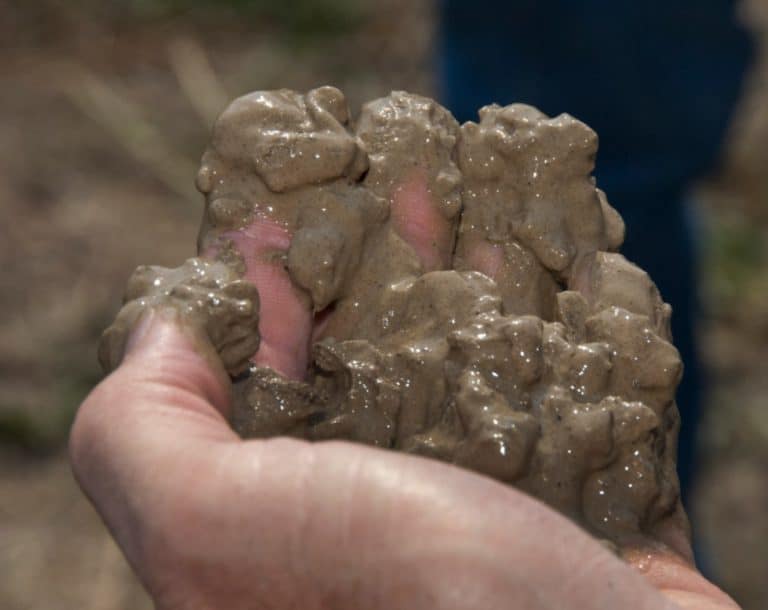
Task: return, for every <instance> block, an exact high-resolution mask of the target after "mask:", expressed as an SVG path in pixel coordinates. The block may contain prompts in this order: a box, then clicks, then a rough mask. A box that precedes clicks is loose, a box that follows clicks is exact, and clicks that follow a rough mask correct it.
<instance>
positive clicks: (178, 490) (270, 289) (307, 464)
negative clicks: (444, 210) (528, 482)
mask: <svg viewBox="0 0 768 610" xmlns="http://www.w3.org/2000/svg"><path fill="white" fill-rule="evenodd" d="M408 192H409V193H410V195H409V197H412V201H406V202H404V203H403V205H404V206H405V207H406V208H407V209H408V210H414V209H415V210H418V209H420V208H423V206H424V205H425V199H424V197H425V196H424V194H423V193H421V191H420V189H419V188H417V187H414V189H412V190H411V191H408ZM403 224H404V226H413V224H412V223H403ZM268 229H269V227H268V225H266V224H264V225H259V223H256V225H255V226H254V227H251V229H250V230H249V231H247V232H245V233H244V235H245V237H244V238H243V240H242V241H241V242H240V243H239V246H240V248H241V249H249V250H256V249H258V240H259V239H261V238H262V236H263V233H264V231H267V230H268ZM427 233H429V231H427V232H426V233H425V234H424V235H426V234H427ZM423 237H424V236H423V235H420V234H418V233H414V234H412V235H409V236H407V239H409V240H416V241H418V240H421V239H422V238H423ZM249 240H255V241H254V242H253V243H249ZM418 249H419V248H417V250H418ZM421 250H424V248H421ZM438 254H439V253H438ZM249 273H250V276H249V279H251V280H252V281H253V282H254V283H255V284H256V285H257V287H258V288H259V292H260V294H261V298H262V325H264V328H263V330H264V331H266V332H263V333H262V334H263V335H264V337H265V343H264V345H263V347H262V350H261V351H260V356H259V362H260V364H263V365H266V366H270V365H271V366H273V367H274V368H276V369H278V370H281V371H282V372H284V373H285V374H292V373H294V372H295V371H298V370H300V369H301V366H302V365H301V362H302V361H301V358H302V357H305V356H303V355H302V348H301V346H302V345H306V343H307V339H308V333H310V332H311V316H310V314H309V312H304V311H302V310H301V305H300V303H298V302H297V301H296V298H295V296H293V293H292V292H291V291H290V282H289V281H287V278H286V277H284V276H283V275H281V273H280V272H279V270H277V271H276V270H275V269H274V268H266V267H265V268H264V269H260V268H259V267H258V265H256V263H254V264H253V265H251V266H250V267H249ZM286 313H288V314H290V315H286ZM297 320H299V321H302V323H301V324H297V323H296V321H297ZM228 408H229V381H228V378H227V376H226V374H225V372H224V370H223V369H222V368H221V366H220V364H219V363H218V362H217V360H216V358H215V357H214V355H213V354H211V353H210V352H209V347H207V346H206V345H205V344H203V343H201V342H200V341H199V340H198V339H197V338H196V337H195V336H193V335H191V334H189V333H187V332H185V331H184V329H183V328H182V327H180V326H179V325H178V324H177V323H176V320H175V319H174V317H173V315H172V313H171V312H163V311H158V312H154V313H153V314H151V315H150V317H147V318H145V319H144V320H143V321H142V322H141V323H140V324H139V326H138V327H137V328H136V329H135V330H134V333H133V336H132V338H131V341H130V343H129V348H128V350H127V353H126V355H125V357H124V360H123V363H122V365H121V366H120V367H119V368H118V369H117V370H116V371H115V372H114V373H112V374H111V375H110V376H109V377H108V378H107V379H105V380H104V381H103V382H102V383H101V384H100V385H99V386H98V387H97V388H96V389H95V390H94V391H93V392H92V394H91V395H90V396H89V397H88V399H87V400H86V401H85V402H84V404H83V405H82V407H81V409H80V412H79V414H78V417H77V420H76V422H75V425H74V428H73V431H72V438H71V455H72V463H73V468H74V471H75V474H76V476H77V478H78V480H79V481H80V483H81V485H82V487H83V489H84V490H85V491H86V493H87V494H88V495H89V497H90V498H91V500H92V501H93V502H94V504H95V505H96V507H97V509H98V510H99V512H100V513H101V515H102V517H103V518H104V520H105V522H106V523H107V525H108V526H109V528H110V530H111V531H112V533H113V534H114V536H115V538H116V539H117V541H118V543H119V544H120V546H121V547H122V549H123V551H124V552H125V554H126V556H127V558H128V560H129V562H130V563H131V565H132V566H133V568H134V570H135V571H136V573H137V574H138V576H139V578H140V579H141V581H142V582H143V584H144V585H145V586H146V588H147V590H148V591H149V593H150V595H151V596H152V597H153V599H154V600H155V602H156V604H157V607H158V608H159V609H160V610H201V609H213V608H227V609H228V610H236V609H238V608H297V607H298V608H305V609H313V608H316V609H323V608H335V609H341V610H343V609H345V608H350V609H352V608H355V609H358V608H370V609H374V608H387V609H389V610H395V609H397V608H408V609H411V608H445V609H448V608H483V609H489V610H490V609H493V608H509V607H516V608H526V609H532V610H536V609H544V608H580V609H581V608H583V609H598V608H610V609H615V608H627V609H630V608H631V609H632V610H635V609H638V610H640V609H651V608H653V609H655V610H656V609H661V608H669V609H670V610H671V609H673V608H696V609H700V610H718V609H720V610H725V609H733V608H736V605H735V604H734V603H733V602H732V601H731V600H730V599H729V598H728V597H727V596H726V595H725V594H723V593H722V592H721V591H719V590H718V589H717V588H716V587H714V586H713V585H711V584H710V583H708V582H707V581H706V580H705V579H704V578H703V577H702V576H701V575H699V574H698V572H697V571H696V570H695V568H694V567H693V566H692V565H691V563H690V562H689V561H688V560H686V559H685V558H684V556H685V555H686V554H687V553H689V551H688V550H687V549H686V544H687V543H686V542H685V535H684V533H683V532H682V530H680V529H679V527H680V526H679V525H678V522H677V521H670V522H669V523H668V526H667V527H666V528H663V529H662V531H660V532H659V537H660V538H663V539H664V541H665V542H666V543H667V545H666V546H662V545H659V550H650V551H647V552H646V551H643V552H642V553H641V552H638V551H633V552H628V553H627V555H626V558H627V560H628V561H629V563H630V564H632V563H634V564H636V565H637V567H639V568H640V570H633V569H632V567H631V565H628V564H627V563H625V562H624V561H622V560H620V559H619V558H617V557H616V556H615V555H614V554H612V553H611V552H609V551H608V550H606V549H605V548H604V547H603V546H602V545H601V544H600V543H598V542H597V541H596V540H594V539H593V538H592V537H590V536H589V535H588V534H586V533H585V532H583V531H582V530H581V529H579V528H578V527H577V526H576V525H574V524H573V523H571V522H570V521H569V520H567V519H566V518H565V517H563V516H561V515H559V514H558V513H556V512H554V511H552V510H551V509H549V508H548V507H546V506H545V505H543V504H541V503H539V502H538V501H536V500H534V499H532V498H530V497H528V496H526V495H525V494H523V493H521V492H519V491H517V490H515V489H514V488H512V487H509V486H506V485H502V484H500V483H498V482H496V481H493V480H491V479H489V478H486V477H483V476H480V475H477V474H474V473H471V472H468V471H464V470H461V469H459V468H456V467H454V466H449V465H446V464H443V463H439V462H434V461H430V460H426V459H422V458H418V457H412V456H406V455H403V454H398V453H394V452H388V451H383V450H376V449H371V448H368V447H364V446H362V445H353V444H349V443H342V442H328V443H316V444H311V443H306V442H302V441H297V440H290V439H270V440H249V441H243V440H241V439H239V438H238V437H237V436H236V435H235V433H234V432H232V430H231V429H230V428H229V426H228V424H227V412H228ZM670 546H671V547H672V548H677V549H678V551H679V554H676V553H675V552H673V551H670V550H668V549H669V547H670Z"/></svg>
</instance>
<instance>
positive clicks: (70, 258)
mask: <svg viewBox="0 0 768 610" xmlns="http://www.w3.org/2000/svg"><path fill="white" fill-rule="evenodd" d="M737 18H738V19H740V20H741V21H742V22H743V23H744V24H746V26H747V28H748V30H749V32H750V33H751V36H752V37H753V40H754V43H755V45H756V53H757V54H756V56H755V61H754V62H753V64H752V66H751V68H750V71H749V73H748V75H747V78H746V80H745V81H744V83H743V87H742V94H741V97H740V100H739V102H738V104H737V106H736V107H735V108H734V112H733V115H732V117H733V118H732V120H731V123H730V126H729V129H728V135H727V138H726V141H725V144H724V146H723V150H722V152H721V155H720V163H719V164H718V167H717V169H716V171H713V172H712V173H711V175H709V176H708V177H706V178H704V179H702V180H701V181H700V182H699V183H698V184H697V185H695V188H694V193H693V197H692V200H693V201H695V205H696V212H697V222H698V226H697V232H696V239H697V243H698V246H699V248H700V251H701V259H700V269H699V278H700V284H699V289H700V292H701V298H702V302H703V314H702V316H701V317H700V319H699V320H698V322H697V327H696V331H697V336H698V340H699V345H700V353H701V356H702V360H703V362H702V365H703V371H704V374H703V376H704V378H705V379H706V382H707V387H708V390H707V393H706V395H705V400H704V414H703V417H702V420H701V422H700V426H699V430H698V438H699V456H700V461H699V467H698V478H697V484H696V486H695V488H694V492H693V495H692V500H691V502H690V506H689V510H690V512H691V517H692V520H693V524H694V528H695V531H696V534H697V540H698V544H699V546H700V548H701V549H702V553H703V556H704V557H705V558H706V562H707V565H706V569H707V570H708V572H709V574H710V576H711V577H712V578H713V579H714V580H715V581H716V582H718V583H719V584H720V585H721V586H722V587H723V588H724V589H725V590H726V591H728V592H729V593H730V594H731V595H733V596H734V597H735V598H736V599H737V600H738V601H739V602H740V603H741V604H743V605H744V608H745V609H746V610H762V609H765V608H768V578H766V575H768V404H766V403H767V402H768V375H766V367H765V365H764V363H765V362H768V171H766V170H768V0H745V1H744V2H742V3H741V4H740V5H739V6H738V12H737ZM437 24H438V18H437V5H436V3H435V2H434V1H433V0H364V1H363V0H223V1H218V2H216V1H214V0H109V1H106V2H105V1H103V0H0V52H2V57H3V61H2V63H0V213H1V214H2V218H3V219H4V220H3V221H2V223H0V311H2V316H0V608H3V609H7V610H31V609H35V610H36V609H47V608H56V609H57V610H69V609H75V608H77V609H78V610H90V609H93V610H113V609H114V610H117V609H120V610H140V609H145V608H150V607H151V604H150V602H149V600H148V599H147V598H146V596H145V594H144V593H143V591H142V590H141V588H140V587H139V586H138V585H137V584H136V582H135V580H134V578H133V576H132V575H131V572H130V570H129V568H128V567H127V566H126V565H125V563H124V561H123V559H122V557H121V555H120V553H119V551H118V550H117V549H116V547H115V546H114V544H113V543H112V541H111V539H110V537H109V535H108V534H107V532H106V531H105V529H104V527H103V526H102V524H101V522H100V521H99V519H98V517H97V516H96V514H95V513H94V512H93V510H92V509H91V508H90V506H89V505H88V503H87V501H86V500H85V499H84V498H83V497H82V496H81V494H80V492H79V491H78V489H77V487H76V485H75V483H74V482H73V480H72V477H71V474H70V471H69V468H68V465H67V461H66V455H65V442H66V435H67V430H68V427H69V424H70V422H71V419H72V417H73V414H74V411H75V409H76V407H77V405H78V404H79V402H80V401H81V400H82V398H83V397H84V396H85V394H86V393H87V392H88V390H89V388H91V387H92V386H93V385H94V384H95V383H96V382H97V381H98V379H99V378H100V371H99V369H98V366H97V364H96V358H95V344H96V342H97V340H98V336H99V333H100V332H101V330H102V329H103V328H104V327H105V326H106V325H107V324H108V323H109V321H110V320H111V318H112V317H113V316H114V314H115V312H116V311H117V309H118V307H119V305H120V298H121V294H122V289H123V286H124V284H125V281H126V279H127V278H128V276H129V274H130V273H131V271H132V270H133V268H134V267H136V266H137V265H138V264H141V263H148V262H151V263H153V264H161V265H167V266H175V265H177V264H179V263H180V262H181V261H183V260H184V259H185V258H187V257H189V256H191V255H193V254H194V244H195V237H196V232H197V226H198V222H199V219H200V215H201V211H202V200H201V197H200V196H198V195H197V194H196V192H195V191H194V186H193V183H194V176H195V172H196V166H197V162H198V160H199V157H200V155H201V153H202V151H203V149H204V146H205V143H206V139H207V136H208V132H209V129H210V126H211V124H212V121H213V120H214V118H215V117H216V115H217V114H218V113H219V112H220V111H221V110H222V109H223V108H224V106H225V105H226V103H227V101H228V100H230V99H231V98H233V97H235V96H238V95H240V94H243V93H245V92H248V91H250V90H254V89H272V88H279V87H289V88H294V89H300V90H302V89H308V88H311V87H313V86H317V85H321V84H333V85H336V86H338V87H340V88H341V89H342V90H343V91H344V92H345V93H346V94H347V96H348V99H349V101H350V105H351V107H352V109H353V112H357V109H358V108H359V106H360V104H361V103H362V102H363V101H365V100H368V99H372V98H375V97H378V96H381V95H386V94H387V93H388V92H389V91H390V90H391V89H405V90H409V91H413V92H416V93H421V94H426V95H436V94H437V92H438V91H439V83H438V79H437V76H436V71H435V65H436V61H435V57H434V49H435V41H436V37H437V31H438V29H437V28H438V26H437ZM486 101H488V102H490V101H493V100H486ZM519 101H526V100H524V99H521V100H519ZM562 110H566V111H567V110H568V108H563V109H562ZM599 164H600V159H599V156H598V166H599ZM608 196H609V198H610V197H611V192H610V191H609V192H608ZM629 229H630V231H631V229H632V227H631V226H630V227H629Z"/></svg>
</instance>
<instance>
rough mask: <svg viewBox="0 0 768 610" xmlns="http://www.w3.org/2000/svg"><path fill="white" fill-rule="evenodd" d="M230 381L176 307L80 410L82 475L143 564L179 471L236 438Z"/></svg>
mask: <svg viewBox="0 0 768 610" xmlns="http://www.w3.org/2000/svg"><path fill="white" fill-rule="evenodd" d="M228 409H229V381H228V378H227V375H226V372H225V371H224V369H223V368H222V366H221V363H220V362H218V360H217V359H216V358H215V357H213V354H211V353H210V346H208V345H207V344H205V343H204V342H202V341H201V340H199V338H198V337H197V336H196V335H195V334H194V333H192V332H185V331H184V330H183V329H182V327H181V326H179V325H178V323H177V321H176V320H174V319H173V318H172V316H171V313H170V312H150V313H149V314H146V315H145V318H143V319H142V320H141V321H140V323H139V324H138V325H137V326H136V327H135V328H134V329H133V331H132V335H131V337H130V339H129V342H128V346H127V349H126V354H125V356H124V359H123V361H122V363H121V365H120V366H119V367H118V368H117V369H116V370H115V371H114V372H113V373H112V374H110V375H109V376H108V377H107V378H106V379H105V380H104V381H102V382H101V383H100V384H99V385H98V386H97V387H96V388H95V389H94V390H93V391H92V392H91V394H90V395H89V397H88V398H87V399H86V400H85V402H84V403H83V404H82V406H81V407H80V409H79V411H78V413H77V417H76V419H75V422H74V424H73V426H72V430H71V434H70V445H69V449H70V458H71V463H72V467H73V471H74V474H75V476H76V478H77V480H78V481H79V483H80V485H81V487H82V488H83V490H84V491H85V493H86V494H87V495H88V496H89V498H90V499H91V501H92V502H93V503H94V504H95V506H96V507H97V509H98V510H99V512H100V513H101V515H102V517H103V518H104V520H105V522H106V523H107V525H108V526H109V527H110V529H111V530H112V532H113V534H114V535H115V537H116V539H117V540H118V542H119V543H120V544H121V546H122V547H123V549H124V550H125V552H126V555H127V557H128V558H129V560H131V561H132V562H133V563H134V567H137V568H138V569H139V571H140V568H139V567H138V566H136V564H135V561H136V558H137V557H138V556H139V555H140V552H139V550H138V549H139V548H140V547H141V546H142V545H143V544H144V542H143V540H142V539H141V537H139V538H137V537H136V536H135V534H136V533H137V532H141V531H143V529H144V528H143V525H142V523H143V520H144V519H145V518H146V516H147V514H148V512H150V511H151V510H153V509H154V508H156V507H157V506H158V505H162V504H163V503H168V502H169V500H168V494H167V493H166V492H165V491H164V486H165V485H167V483H168V480H169V479H170V478H173V477H174V476H178V475H182V476H186V480H185V481H184V482H183V483H182V484H187V485H189V484H192V479H193V477H194V476H195V475H194V473H193V472H189V473H186V474H184V473H183V472H182V471H181V470H180V469H179V468H177V467H174V462H183V461H184V460H186V459H188V457H189V456H191V455H192V454H195V455H197V454H198V452H199V455H200V456H201V457H204V456H206V455H208V454H210V453H212V450H211V448H212V447H215V446H219V445H222V444H229V443H232V442H236V441H237V438H238V437H237V436H236V435H235V433H234V432H233V431H232V430H231V429H230V427H229V425H228V424H227V420H226V415H227V411H228Z"/></svg>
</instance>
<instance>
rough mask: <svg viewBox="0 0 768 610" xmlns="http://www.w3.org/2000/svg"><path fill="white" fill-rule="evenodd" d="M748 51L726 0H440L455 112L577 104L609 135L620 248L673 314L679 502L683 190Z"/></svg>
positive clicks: (691, 385)
mask: <svg viewBox="0 0 768 610" xmlns="http://www.w3.org/2000/svg"><path fill="white" fill-rule="evenodd" d="M750 55H751V47H750V43H749V40H748V38H747V36H746V34H745V33H744V31H743V30H742V29H741V28H740V27H738V26H737V24H736V21H735V15H734V3H733V2H730V1H729V0H685V1H678V2H669V1H668V0H646V1H644V2H631V3H630V2H616V1H615V0H583V1H582V2H572V1H571V0H515V1H510V0H443V1H442V3H441V30H440V42H439V53H438V59H439V69H440V76H441V84H442V92H441V93H442V96H441V98H442V99H441V101H442V102H443V103H444V104H445V105H446V106H447V107H448V108H449V109H450V110H451V111H453V112H454V114H455V115H456V117H457V118H458V119H459V120H460V121H466V120H476V117H477V114H476V113H477V109H478V108H480V107H481V106H483V105H485V104H488V103H491V102H497V103H499V104H502V105H503V104H509V103H512V102H524V103H529V104H533V105H534V106H537V107H539V108H540V109H541V110H542V111H544V112H546V113H547V114H550V115H555V114H559V113H560V112H568V113H570V114H572V115H574V116H576V117H577V118H579V119H581V120H583V121H584V122H586V123H587V124H588V125H590V126H591V127H592V128H594V129H595V131H597V133H598V134H599V136H600V152H599V154H598V161H597V168H596V176H597V179H598V184H599V185H600V186H601V188H603V189H604V190H605V191H606V193H607V194H608V199H609V201H610V202H611V203H612V204H613V205H614V206H615V207H616V208H617V209H618V210H619V211H620V212H621V214H622V215H623V217H624V219H625V221H626V224H627V239H626V242H625V245H624V247H623V249H622V252H623V253H624V254H625V256H626V257H627V258H628V259H629V260H632V261H634V262H636V263H637V264H639V265H640V266H641V267H642V268H643V269H645V270H647V271H648V272H649V273H650V275H651V277H652V278H653V279H654V281H655V282H656V284H657V285H658V287H659V289H660V290H661V293H662V295H663V296H664V298H665V300H667V301H668V302H669V303H670V304H671V305H672V307H673V308H674V312H675V313H674V316H673V324H672V326H673V334H674V340H675V344H676V346H677V347H678V349H679V350H680V352H681V355H682V358H683V361H684V363H685V375H684V378H683V382H682V383H681V385H680V388H679V390H678V395H677V398H678V405H679V408H680V411H681V415H682V421H683V425H682V429H681V433H680V447H679V472H680V479H681V488H682V493H683V498H684V501H686V500H687V499H688V496H689V493H690V490H691V483H692V480H693V475H694V470H695V469H694V464H695V436H696V427H697V423H698V420H699V413H700V394H701V389H702V387H701V376H700V374H699V361H698V357H697V354H696V341H695V334H694V325H695V321H696V310H697V288H696V256H695V252H694V249H693V243H692V241H693V240H692V234H691V226H690V223H688V222H687V221H686V214H687V212H686V209H685V205H684V194H685V192H686V190H687V188H688V187H689V185H690V183H691V181H693V180H694V179H695V178H697V177H699V176H701V175H702V174H703V173H704V172H706V171H707V170H708V169H709V168H710V167H711V165H712V164H713V162H714V161H715V160H716V157H717V154H718V151H719V149H720V144H721V140H722V137H723V134H724V131H725V127H726V124H727V120H728V117H729V114H730V112H731V110H732V108H733V106H734V104H735V101H736V99H737V96H738V94H739V91H740V88H741V81H742V77H743V74H744V71H745V68H746V66H747V63H748V60H749V57H750Z"/></svg>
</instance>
